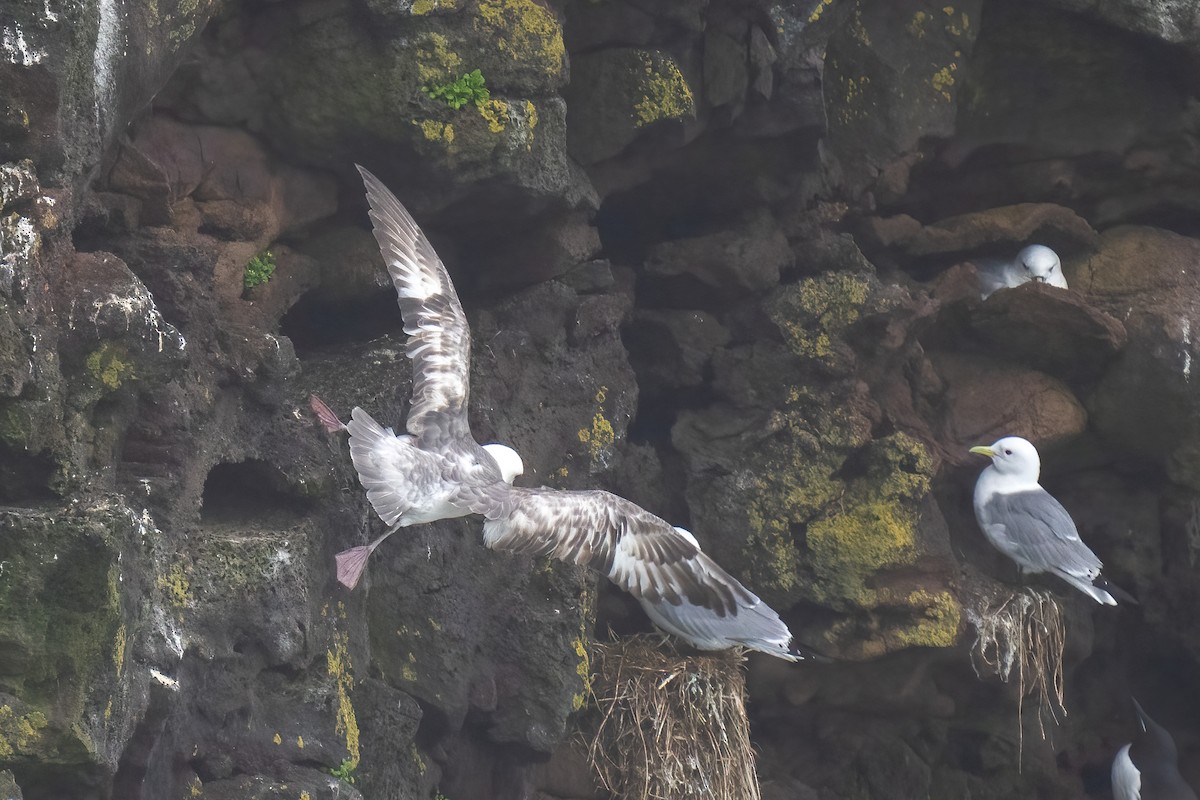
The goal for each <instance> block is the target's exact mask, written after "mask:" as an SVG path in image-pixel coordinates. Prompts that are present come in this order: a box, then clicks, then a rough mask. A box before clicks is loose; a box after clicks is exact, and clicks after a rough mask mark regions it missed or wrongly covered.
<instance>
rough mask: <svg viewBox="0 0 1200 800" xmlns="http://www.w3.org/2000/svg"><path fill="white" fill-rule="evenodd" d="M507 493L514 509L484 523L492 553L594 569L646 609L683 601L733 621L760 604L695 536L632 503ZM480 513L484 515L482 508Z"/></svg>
mask: <svg viewBox="0 0 1200 800" xmlns="http://www.w3.org/2000/svg"><path fill="white" fill-rule="evenodd" d="M503 491H506V492H507V493H508V494H509V495H510V496H509V498H508V499H507V503H508V506H509V510H508V513H506V514H505V515H503V516H499V517H497V518H492V519H488V520H487V521H486V522H485V523H484V527H483V533H484V542H485V543H486V544H487V546H488V547H492V548H495V549H497V550H507V551H510V552H516V553H526V554H531V555H552V556H554V557H555V558H560V559H562V560H563V561H569V562H572V563H575V564H584V565H587V566H590V567H593V568H595V569H597V570H599V571H601V572H603V573H605V574H606V575H607V576H608V577H609V579H610V580H612V581H613V582H614V583H616V584H617V585H618V586H620V587H621V588H622V589H624V590H626V591H627V592H629V593H630V594H632V595H633V596H634V597H637V598H639V599H641V600H645V601H648V602H660V601H661V602H666V603H670V604H672V605H679V604H680V603H682V602H683V601H685V600H686V601H687V602H689V603H691V604H692V605H696V606H701V607H704V608H707V609H710V610H712V611H713V612H715V613H716V614H717V615H718V616H725V615H727V614H734V615H736V614H737V613H738V611H739V610H740V609H745V608H750V607H753V606H756V605H757V604H758V603H759V599H758V598H757V597H756V596H755V595H754V594H753V593H751V592H750V591H748V590H747V589H746V588H745V587H744V586H742V584H741V583H739V582H738V581H737V579H736V578H734V577H733V576H731V575H730V574H729V573H727V572H725V570H723V569H721V567H720V566H718V565H717V563H716V562H714V561H713V560H712V559H711V558H709V557H708V556H706V555H705V554H704V553H702V552H701V551H700V547H699V545H698V544H697V543H696V540H695V539H694V538H693V537H692V535H691V534H690V533H688V532H686V531H683V530H681V529H678V528H673V527H671V525H669V524H668V523H667V522H665V521H664V520H662V519H660V518H659V517H656V516H654V515H653V514H651V513H649V512H648V511H645V510H643V509H641V508H639V507H638V506H636V505H634V504H633V503H631V502H629V501H628V500H624V499H622V498H620V497H617V496H616V495H614V494H609V493H608V492H602V491H587V492H567V491H559V490H555V489H521V488H512V487H504V489H503ZM495 502H497V501H496V500H495V499H493V503H495ZM473 510H476V509H473ZM477 513H485V510H484V509H482V506H480V507H479V509H478V510H477ZM485 516H486V514H485Z"/></svg>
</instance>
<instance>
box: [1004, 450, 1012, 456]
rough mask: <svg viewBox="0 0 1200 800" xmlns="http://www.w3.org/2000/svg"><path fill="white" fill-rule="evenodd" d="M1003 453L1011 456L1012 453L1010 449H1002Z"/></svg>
mask: <svg viewBox="0 0 1200 800" xmlns="http://www.w3.org/2000/svg"><path fill="white" fill-rule="evenodd" d="M1004 455H1006V456H1011V455H1012V450H1005V451H1004Z"/></svg>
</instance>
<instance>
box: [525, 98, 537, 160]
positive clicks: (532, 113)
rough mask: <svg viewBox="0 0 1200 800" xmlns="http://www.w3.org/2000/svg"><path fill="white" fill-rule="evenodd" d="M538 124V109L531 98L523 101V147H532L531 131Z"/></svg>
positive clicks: (532, 131)
mask: <svg viewBox="0 0 1200 800" xmlns="http://www.w3.org/2000/svg"><path fill="white" fill-rule="evenodd" d="M537 126H538V110H537V106H535V105H534V104H533V101H532V100H526V101H525V149H526V150H532V149H533V133H534V131H536V130H537Z"/></svg>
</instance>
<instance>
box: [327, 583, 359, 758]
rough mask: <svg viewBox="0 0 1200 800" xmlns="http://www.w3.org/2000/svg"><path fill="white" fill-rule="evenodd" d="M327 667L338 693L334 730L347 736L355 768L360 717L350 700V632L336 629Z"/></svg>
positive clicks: (339, 734) (351, 684)
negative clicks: (355, 712) (356, 714)
mask: <svg viewBox="0 0 1200 800" xmlns="http://www.w3.org/2000/svg"><path fill="white" fill-rule="evenodd" d="M340 605H341V604H339V606H340ZM325 669H326V671H327V672H328V673H329V677H330V678H332V679H333V682H334V690H335V692H336V694H337V718H336V722H335V723H334V729H333V730H334V733H335V734H337V735H338V736H343V737H345V740H346V751H347V752H348V753H349V754H350V758H349V759H348V761H349V769H355V768H357V767H358V763H359V745H358V735H359V734H358V718H357V717H356V716H355V714H354V706H353V705H352V704H351V702H350V690H351V689H352V688H353V687H354V675H353V669H352V665H351V663H350V634H349V633H347V632H346V631H338V630H335V631H334V634H333V647H332V648H330V649H329V650H326V651H325Z"/></svg>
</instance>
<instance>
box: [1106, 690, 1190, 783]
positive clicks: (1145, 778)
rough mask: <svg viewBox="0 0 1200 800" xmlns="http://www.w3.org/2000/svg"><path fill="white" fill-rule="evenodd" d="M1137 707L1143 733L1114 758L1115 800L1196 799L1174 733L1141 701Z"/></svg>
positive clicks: (1136, 704)
mask: <svg viewBox="0 0 1200 800" xmlns="http://www.w3.org/2000/svg"><path fill="white" fill-rule="evenodd" d="M1133 706H1134V708H1135V709H1137V715H1138V723H1139V724H1140V725H1141V726H1142V730H1141V732H1140V733H1138V734H1137V735H1136V736H1135V737H1133V741H1132V742H1130V743H1129V744H1127V745H1125V746H1124V747H1122V748H1121V749H1120V750H1119V751H1118V752H1117V757H1116V758H1114V759H1113V764H1112V790H1113V800H1196V793H1195V792H1194V791H1192V788H1191V787H1190V786H1188V785H1187V784H1186V783H1184V781H1183V776H1182V775H1180V774H1179V751H1178V750H1176V749H1175V740H1174V739H1172V738H1171V734H1169V733H1167V729H1166V728H1164V727H1163V726H1161V725H1159V724H1158V723H1157V722H1155V721H1154V720H1152V719H1150V716H1149V715H1148V714H1147V713H1146V712H1145V711H1144V710H1142V707H1141V705H1139V704H1138V701H1137V700H1134V701H1133Z"/></svg>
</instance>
